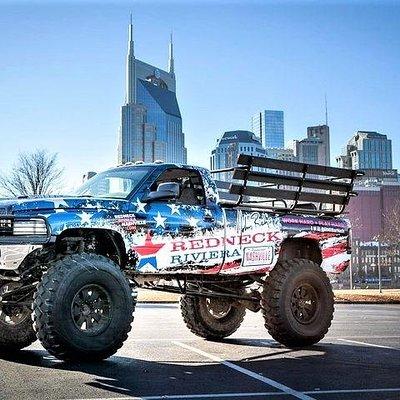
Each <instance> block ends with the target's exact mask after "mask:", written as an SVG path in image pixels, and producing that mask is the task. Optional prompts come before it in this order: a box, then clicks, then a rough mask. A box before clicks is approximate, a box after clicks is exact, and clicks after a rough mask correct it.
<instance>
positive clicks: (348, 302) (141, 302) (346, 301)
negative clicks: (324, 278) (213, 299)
mask: <svg viewBox="0 0 400 400" xmlns="http://www.w3.org/2000/svg"><path fill="white" fill-rule="evenodd" d="M178 303H179V301H156V300H149V301H146V300H143V301H138V302H137V304H178ZM335 304H400V300H392V301H367V300H365V301H350V300H335Z"/></svg>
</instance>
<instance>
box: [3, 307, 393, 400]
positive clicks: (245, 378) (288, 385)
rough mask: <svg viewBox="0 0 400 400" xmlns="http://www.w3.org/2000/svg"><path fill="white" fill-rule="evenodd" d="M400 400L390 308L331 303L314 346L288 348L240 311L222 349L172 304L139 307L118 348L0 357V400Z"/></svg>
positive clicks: (34, 349)
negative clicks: (83, 354)
mask: <svg viewBox="0 0 400 400" xmlns="http://www.w3.org/2000/svg"><path fill="white" fill-rule="evenodd" d="M124 398H125V399H153V400H158V399H160V400H161V399H240V400H243V399H256V400H258V399H269V398H270V399H282V400H284V399H296V398H297V399H303V400H307V399H320V400H322V399H326V400H334V399H343V400H347V399H363V400H372V399H385V400H386V399H387V400H389V399H400V305H351V304H339V305H336V312H335V318H334V321H333V324H332V327H331V330H330V332H329V334H328V335H327V336H326V338H325V339H324V340H323V341H321V342H320V343H319V344H318V345H315V346H312V347H309V348H307V349H303V350H290V349H287V348H285V347H283V346H281V345H279V344H278V343H276V342H275V341H274V340H272V338H271V337H270V336H269V335H268V334H267V332H266V330H265V329H264V327H263V319H262V315H261V314H260V313H258V314H254V313H252V312H250V311H248V312H247V315H246V318H245V321H244V323H243V325H242V326H241V327H240V329H239V330H238V331H237V332H236V333H235V334H234V335H232V336H231V337H230V338H228V339H226V340H224V341H223V342H220V343H216V342H208V341H205V340H203V339H201V338H198V337H196V336H194V335H193V334H192V333H190V332H189V331H188V330H187V329H186V327H185V325H184V323H183V321H182V319H181V317H180V311H179V308H178V306H177V305H176V304H159V305H158V304H151V305H150V304H149V305H145V304H143V305H139V306H138V308H137V310H136V313H135V321H134V324H133V329H132V332H131V335H130V337H129V339H128V341H127V342H126V343H125V345H124V347H123V348H122V349H121V350H120V351H119V352H118V353H117V354H116V355H115V356H113V357H111V358H110V359H108V360H107V361H104V362H99V363H85V362H84V360H82V362H81V363H65V362H62V361H59V360H56V359H55V358H54V357H52V356H50V355H49V354H48V353H47V352H46V351H45V350H44V349H43V348H42V347H41V346H40V344H39V343H38V342H36V343H35V344H33V345H32V346H31V347H29V348H27V349H26V350H23V351H20V352H18V353H16V354H15V355H13V356H12V357H10V358H8V359H0V399H7V400H8V399H24V400H25V399H124Z"/></svg>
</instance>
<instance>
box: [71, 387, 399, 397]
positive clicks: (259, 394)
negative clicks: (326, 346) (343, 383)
mask: <svg viewBox="0 0 400 400" xmlns="http://www.w3.org/2000/svg"><path fill="white" fill-rule="evenodd" d="M385 392H386V393H393V392H400V388H380V389H338V390H309V391H306V392H302V393H303V394H314V395H315V394H316V395H318V394H328V395H329V394H352V393H353V394H356V393H385ZM287 395H288V393H285V392H249V393H246V392H241V393H204V394H172V395H159V396H143V397H136V396H130V397H96V398H85V399H75V400H180V399H214V398H221V399H222V398H240V397H266V396H268V397H274V396H287Z"/></svg>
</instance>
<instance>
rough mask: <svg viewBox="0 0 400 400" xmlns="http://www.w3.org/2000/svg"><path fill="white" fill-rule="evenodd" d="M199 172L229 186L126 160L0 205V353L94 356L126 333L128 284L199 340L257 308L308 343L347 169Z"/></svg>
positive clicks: (341, 248) (221, 333)
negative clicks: (72, 184) (74, 183)
mask: <svg viewBox="0 0 400 400" xmlns="http://www.w3.org/2000/svg"><path fill="white" fill-rule="evenodd" d="M212 172H214V173H216V174H217V177H219V178H221V177H224V178H225V180H226V179H231V184H229V185H228V186H229V187H228V191H227V190H226V189H227V187H226V183H225V189H224V188H222V189H221V190H219V189H218V188H217V185H216V181H214V180H213V178H212V175H211V173H210V171H208V170H206V169H204V168H199V167H193V166H187V165H178V164H167V163H151V164H144V163H135V164H133V163H129V164H124V165H122V166H119V167H116V168H113V169H109V170H107V171H105V172H102V173H99V174H97V175H96V176H95V177H93V178H92V179H90V180H88V181H87V182H86V183H84V184H83V186H82V187H81V188H80V189H79V190H78V191H77V192H76V193H75V194H74V195H72V196H65V197H64V196H63V197H60V196H57V197H52V198H44V197H43V198H37V197H36V198H24V197H21V198H16V199H10V200H4V201H1V202H0V250H1V258H0V352H2V353H5V352H7V353H11V354H13V353H14V352H15V351H17V350H19V349H21V348H24V347H26V346H29V345H30V344H31V343H32V342H34V341H35V340H36V338H38V339H39V340H40V342H41V343H42V345H43V346H44V348H45V349H47V350H48V352H49V353H51V354H52V355H54V356H55V357H58V358H60V359H64V360H71V359H85V360H89V359H91V360H99V359H104V358H107V357H109V356H111V355H112V354H114V353H115V352H116V351H117V350H118V349H119V348H120V347H121V346H122V344H123V342H124V341H125V340H126V339H127V336H128V332H129V331H130V329H131V324H132V321H133V314H134V310H135V303H136V293H137V288H138V287H145V288H148V289H152V290H164V291H169V292H176V293H179V294H181V301H180V308H181V313H182V316H183V319H184V321H185V323H186V325H187V327H188V328H189V329H190V330H191V331H192V332H193V333H194V334H196V335H198V336H201V337H203V338H205V339H209V340H221V339H223V338H225V337H226V336H229V335H231V334H232V333H234V332H235V331H236V330H237V329H238V328H239V326H240V324H241V323H242V321H243V318H244V316H245V312H246V310H251V311H254V312H258V311H260V310H261V311H262V313H263V316H264V320H265V327H266V329H267V330H268V332H269V334H270V335H271V336H272V337H273V338H274V339H275V340H277V341H278V342H280V343H282V344H284V345H286V346H288V347H301V346H308V345H312V344H314V343H316V342H318V341H319V340H321V339H322V338H323V336H324V335H325V334H326V332H327V331H328V328H329V326H330V324H331V320H332V316H333V311H334V305H333V294H332V289H331V286H330V283H329V279H328V277H327V274H326V273H340V272H342V271H344V270H345V269H346V267H347V266H348V263H349V258H350V247H349V225H348V223H347V222H346V220H344V219H341V218H339V217H338V214H340V213H341V212H343V210H344V208H345V206H346V204H347V203H348V201H349V198H350V197H351V196H353V195H355V193H354V192H353V181H354V179H355V178H356V176H357V175H359V174H360V172H358V171H354V170H346V169H339V168H333V167H324V166H318V165H312V164H302V163H297V162H288V161H279V160H273V159H268V158H263V157H254V156H249V155H243V154H241V155H240V156H239V158H238V165H237V166H236V167H234V168H228V169H224V170H219V171H212ZM32 310H33V313H32ZM31 313H32V315H31Z"/></svg>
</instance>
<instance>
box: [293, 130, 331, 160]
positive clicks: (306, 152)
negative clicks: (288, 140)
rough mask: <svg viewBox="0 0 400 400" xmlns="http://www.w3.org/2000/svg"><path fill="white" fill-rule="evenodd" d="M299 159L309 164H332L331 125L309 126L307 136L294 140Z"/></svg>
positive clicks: (296, 154)
mask: <svg viewBox="0 0 400 400" xmlns="http://www.w3.org/2000/svg"><path fill="white" fill-rule="evenodd" d="M294 150H295V156H296V159H297V161H299V162H304V163H308V164H318V165H330V142H329V126H327V125H319V126H311V127H308V128H307V137H306V138H305V139H302V140H295V141H294Z"/></svg>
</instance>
